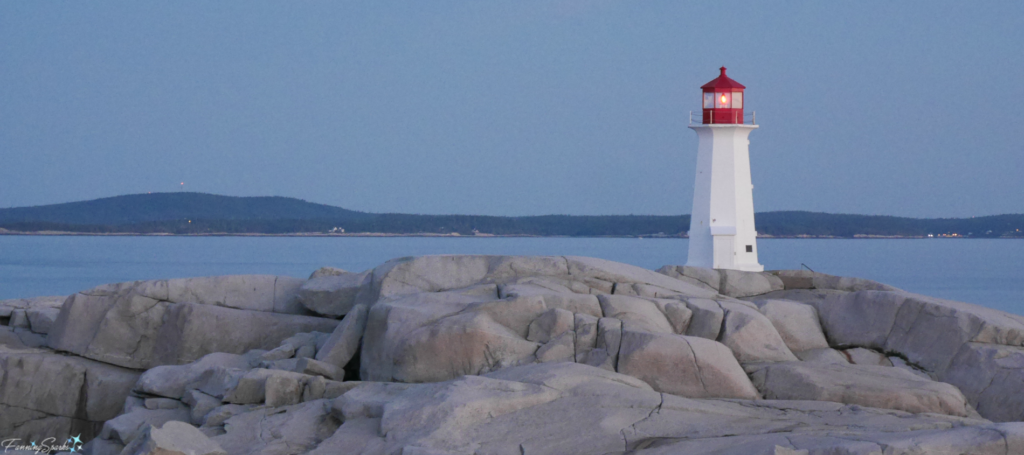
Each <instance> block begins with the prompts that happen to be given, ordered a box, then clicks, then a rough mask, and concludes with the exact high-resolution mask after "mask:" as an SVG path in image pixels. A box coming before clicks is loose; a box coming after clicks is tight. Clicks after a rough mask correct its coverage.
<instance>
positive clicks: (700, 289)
mask: <svg viewBox="0 0 1024 455" xmlns="http://www.w3.org/2000/svg"><path fill="white" fill-rule="evenodd" d="M565 260H566V265H567V267H568V269H569V275H570V276H572V277H573V278H574V279H579V280H582V281H585V282H586V281H587V280H600V281H603V282H609V283H633V284H648V285H654V286H657V287H659V288H663V289H667V290H669V291H672V292H675V293H677V294H679V295H684V296H690V297H705V298H713V297H714V296H715V295H717V293H716V292H715V291H713V290H710V289H708V288H707V287H706V286H703V285H697V284H693V283H691V282H687V281H682V280H677V279H675V278H671V277H668V276H665V275H662V274H660V273H658V272H654V271H651V270H647V269H644V268H640V267H636V266H633V265H628V264H621V263H617V262H612V261H607V260H604V259H597V258H588V257H580V256H566V257H565ZM608 292H609V293H610V291H608Z"/></svg>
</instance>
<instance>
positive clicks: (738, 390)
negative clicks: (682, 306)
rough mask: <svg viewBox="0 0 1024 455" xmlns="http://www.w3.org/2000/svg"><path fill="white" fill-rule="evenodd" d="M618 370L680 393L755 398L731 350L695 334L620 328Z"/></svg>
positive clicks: (660, 388) (674, 392) (671, 391)
mask: <svg viewBox="0 0 1024 455" xmlns="http://www.w3.org/2000/svg"><path fill="white" fill-rule="evenodd" d="M618 372H619V373H622V374H625V375H628V376H632V377H635V378H638V379H640V380H643V381H644V382H646V383H647V384H650V386H651V387H653V388H654V390H657V391H660V392H666V393H671V394H675V395H680V396H686V397H693V398H743V399H748V400H753V399H757V398H758V393H757V390H755V389H754V387H753V385H751V383H750V380H749V379H747V375H746V374H745V373H744V372H743V369H742V368H741V367H740V365H739V363H737V362H736V359H735V358H734V357H733V355H732V352H730V351H729V349H728V348H727V347H725V346H724V345H722V344H721V343H717V342H714V341H710V340H705V339H703V338H698V337H687V336H682V335H671V334H660V333H659V334H653V333H646V332H638V331H633V330H628V329H626V330H623V332H622V347H621V348H620V349H619V361H618Z"/></svg>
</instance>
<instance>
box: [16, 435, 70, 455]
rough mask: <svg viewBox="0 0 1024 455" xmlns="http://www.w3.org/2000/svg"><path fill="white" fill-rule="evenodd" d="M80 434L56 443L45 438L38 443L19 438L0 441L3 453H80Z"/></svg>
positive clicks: (53, 439)
mask: <svg viewBox="0 0 1024 455" xmlns="http://www.w3.org/2000/svg"><path fill="white" fill-rule="evenodd" d="M81 436H82V435H81V434H79V435H78V436H72V437H70V438H68V439H67V440H65V441H63V442H60V443H58V442H57V438H46V439H43V440H42V441H40V442H38V443H37V442H36V441H22V440H21V439H19V438H11V439H4V440H3V441H0V447H3V449H4V453H6V452H10V451H14V450H28V451H32V452H35V453H42V454H51V453H54V452H72V453H76V452H80V451H81V450H82V439H81Z"/></svg>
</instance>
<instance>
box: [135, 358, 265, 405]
mask: <svg viewBox="0 0 1024 455" xmlns="http://www.w3.org/2000/svg"><path fill="white" fill-rule="evenodd" d="M217 368H221V369H223V368H231V369H240V370H242V369H249V360H248V359H247V358H246V357H244V356H241V355H237V354H225V353H223V352H215V353H212V354H207V355H205V356H203V357H202V358H200V359H199V360H196V361H194V362H190V363H187V364H185V365H163V366H158V367H155V368H151V369H149V370H147V371H146V372H145V373H142V375H141V376H139V380H138V382H136V383H135V387H134V390H136V391H138V392H143V393H148V394H151V395H156V396H161V397H167V398H174V399H180V398H182V397H183V396H184V395H185V392H186V390H188V389H190V388H196V387H198V386H199V383H200V382H203V381H205V380H206V379H207V377H208V376H209V375H210V374H212V372H213V370H215V369H217Z"/></svg>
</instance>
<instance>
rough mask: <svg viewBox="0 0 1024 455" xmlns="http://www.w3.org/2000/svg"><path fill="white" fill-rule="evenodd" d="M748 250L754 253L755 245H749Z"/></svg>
mask: <svg viewBox="0 0 1024 455" xmlns="http://www.w3.org/2000/svg"><path fill="white" fill-rule="evenodd" d="M747 252H748V253H753V252H754V245H747Z"/></svg>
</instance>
